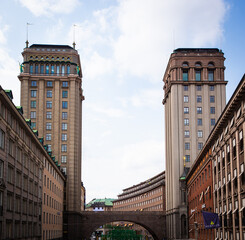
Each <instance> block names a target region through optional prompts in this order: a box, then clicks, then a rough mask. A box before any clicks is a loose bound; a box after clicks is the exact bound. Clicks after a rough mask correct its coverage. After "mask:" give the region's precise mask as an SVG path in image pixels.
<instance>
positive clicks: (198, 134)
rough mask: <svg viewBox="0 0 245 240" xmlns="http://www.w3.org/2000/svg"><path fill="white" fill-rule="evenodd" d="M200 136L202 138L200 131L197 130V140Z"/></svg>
mask: <svg viewBox="0 0 245 240" xmlns="http://www.w3.org/2000/svg"><path fill="white" fill-rule="evenodd" d="M202 136H203V132H202V130H198V131H197V137H198V138H202Z"/></svg>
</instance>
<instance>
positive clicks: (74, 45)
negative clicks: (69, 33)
mask: <svg viewBox="0 0 245 240" xmlns="http://www.w3.org/2000/svg"><path fill="white" fill-rule="evenodd" d="M76 26H77V25H76V24H73V44H72V45H73V48H74V49H75V47H76V43H75V27H76Z"/></svg>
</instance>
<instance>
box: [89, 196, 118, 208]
mask: <svg viewBox="0 0 245 240" xmlns="http://www.w3.org/2000/svg"><path fill="white" fill-rule="evenodd" d="M114 200H115V199H113V198H104V199H100V198H98V199H96V198H94V199H93V200H92V201H90V202H89V203H88V204H86V208H89V207H93V206H96V205H97V206H98V205H100V206H104V207H112V206H113V203H112V202H113V201H114Z"/></svg>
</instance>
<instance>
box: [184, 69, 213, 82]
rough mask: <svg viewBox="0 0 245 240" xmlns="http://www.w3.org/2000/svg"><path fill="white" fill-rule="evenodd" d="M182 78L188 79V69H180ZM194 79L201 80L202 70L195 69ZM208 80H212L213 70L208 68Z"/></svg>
mask: <svg viewBox="0 0 245 240" xmlns="http://www.w3.org/2000/svg"><path fill="white" fill-rule="evenodd" d="M182 80H183V81H188V80H189V69H183V70H182ZM194 80H195V81H201V80H203V79H202V71H201V70H199V69H196V70H195V79H194ZM207 80H208V81H214V70H213V69H209V70H208V79H207Z"/></svg>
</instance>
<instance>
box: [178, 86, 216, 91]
mask: <svg viewBox="0 0 245 240" xmlns="http://www.w3.org/2000/svg"><path fill="white" fill-rule="evenodd" d="M183 88H184V91H188V90H189V86H188V85H184V86H183ZM196 90H197V91H201V90H202V85H196ZM209 91H214V85H209Z"/></svg>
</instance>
